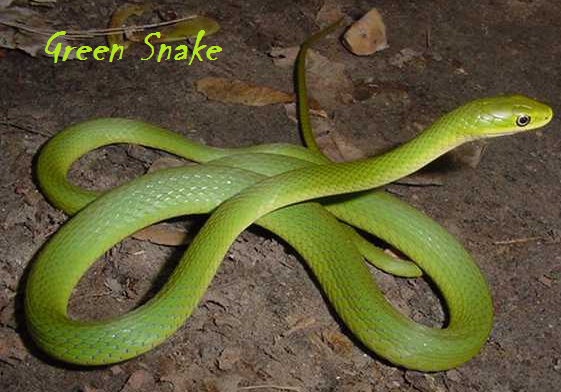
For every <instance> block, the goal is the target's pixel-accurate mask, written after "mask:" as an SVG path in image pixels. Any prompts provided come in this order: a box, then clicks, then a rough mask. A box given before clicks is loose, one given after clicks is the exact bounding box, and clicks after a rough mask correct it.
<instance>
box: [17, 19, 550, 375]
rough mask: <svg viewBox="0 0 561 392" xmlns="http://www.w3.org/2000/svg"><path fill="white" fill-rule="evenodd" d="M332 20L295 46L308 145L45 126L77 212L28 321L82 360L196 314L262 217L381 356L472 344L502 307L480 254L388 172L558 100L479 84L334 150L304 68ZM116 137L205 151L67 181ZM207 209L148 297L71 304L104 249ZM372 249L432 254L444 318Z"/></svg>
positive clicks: (60, 199) (456, 358) (132, 347)
mask: <svg viewBox="0 0 561 392" xmlns="http://www.w3.org/2000/svg"><path fill="white" fill-rule="evenodd" d="M330 29H331V30H332V28H330ZM330 29H329V28H328V29H327V30H326V31H323V32H320V34H319V35H315V36H313V37H312V38H311V39H310V40H308V41H307V42H306V43H305V44H304V45H303V46H302V50H301V52H300V56H299V58H298V62H297V71H298V72H297V75H298V85H297V89H298V93H299V96H300V101H299V102H300V118H301V126H302V131H303V136H304V140H305V141H306V143H307V145H308V147H309V148H305V147H301V146H296V145H289V144H268V145H258V146H253V147H246V148H237V149H223V148H215V147H209V146H204V145H200V144H197V143H195V142H193V141H190V140H187V139H185V138H184V137H182V136H181V135H179V134H177V133H174V132H172V131H170V130H167V129H163V128H160V127H157V126H154V125H150V124H146V123H143V122H139V121H132V120H126V119H116V118H107V119H96V120H91V121H86V122H83V123H79V124H75V125H73V126H70V127H68V128H66V129H64V130H63V131H62V132H60V133H58V134H57V135H56V136H55V137H53V138H52V139H51V140H49V141H48V143H47V144H46V145H45V146H44V147H43V148H42V149H41V152H40V155H39V157H38V161H37V172H36V173H37V178H38V181H39V184H40V187H41V189H42V191H43V193H44V194H45V195H46V197H47V198H48V200H49V201H50V202H51V203H52V204H53V205H54V206H56V207H58V208H60V209H62V210H64V211H65V212H67V213H68V214H70V215H73V217H72V218H71V219H70V220H69V221H68V222H66V223H65V224H64V225H63V226H62V227H61V228H60V229H59V230H58V232H57V233H56V234H55V235H54V236H52V238H50V239H49V240H48V242H47V243H46V244H45V246H44V247H43V248H42V249H41V251H40V252H39V253H38V255H37V257H36V259H35V260H34V263H33V265H32V268H31V271H30V274H29V277H28V280H27V283H26V291H25V300H24V302H25V313H26V319H27V324H28V329H29V331H30V333H31V335H32V337H33V339H34V341H35V342H36V343H37V344H38V345H39V346H40V347H41V349H43V350H44V351H45V352H47V353H48V354H49V355H51V356H53V357H55V358H57V359H58V360H62V361H66V362H70V363H75V364H81V365H102V364H109V363H115V362H119V361H124V360H127V359H130V358H133V357H135V356H138V355H140V354H142V353H144V352H146V351H148V350H150V349H152V348H153V347H155V346H157V345H158V344H160V343H162V342H164V341H165V340H166V339H167V338H168V337H169V336H170V335H171V334H173V333H174V332H175V331H176V330H177V329H178V328H179V327H180V326H181V325H182V324H183V323H184V322H185V320H186V319H187V318H188V317H189V315H190V314H191V313H192V311H193V309H194V308H195V307H196V306H197V304H198V303H199V301H200V300H201V298H202V296H203V295H204V293H205V291H206V289H207V288H208V286H209V284H210V282H211V280H212V278H213V276H214V275H215V273H216V271H217V269H218V267H219V265H220V263H221V261H222V260H223V258H224V255H225V254H226V252H227V251H228V249H229V247H230V245H231V244H232V242H233V241H234V240H235V239H236V237H237V236H238V235H239V234H240V233H241V232H242V231H243V230H245V229H246V228H247V227H249V226H250V225H252V224H257V225H260V226H262V227H264V228H266V229H267V230H270V231H272V232H274V233H275V234H277V235H278V236H280V237H281V238H283V239H284V240H285V241H286V242H287V243H289V244H290V245H291V246H292V247H293V248H294V249H295V250H296V251H297V252H298V253H299V254H300V255H301V256H302V258H303V259H304V260H306V262H307V263H308V265H309V267H310V269H311V270H312V272H313V274H314V275H315V276H316V278H317V280H318V282H319V283H320V285H321V288H322V290H323V291H324V293H325V295H326V297H327V298H328V299H329V301H330V303H331V305H332V306H333V308H334V309H335V311H336V312H337V314H338V315H339V316H340V318H341V320H342V321H343V322H344V323H345V325H346V326H347V327H348V328H349V330H350V331H351V332H352V333H353V334H354V335H355V336H356V337H357V338H358V339H359V340H360V341H361V342H362V343H363V344H364V345H365V346H366V347H367V348H369V349H371V350H373V351H374V352H376V353H377V354H378V355H380V356H381V357H384V358H386V359H387V360H389V361H390V362H392V363H394V364H396V365H400V366H404V367H407V368H411V369H418V370H423V371H437V370H443V369H449V368H452V367H456V366H459V365H461V364H462V363H464V362H466V361H467V360H469V359H470V358H472V357H473V356H474V355H476V354H477V352H478V351H479V350H480V348H481V347H482V345H483V344H484V342H485V341H486V339H487V337H488V335H489V333H490V330H491V328H492V320H493V309H492V300H491V296H490V293H489V289H488V287H487V284H486V282H485V279H484V278H483V276H482V274H481V272H480V270H479V268H478V267H477V266H476V264H475V262H474V261H473V260H472V258H471V257H470V255H469V254H468V253H467V252H466V251H465V250H464V248H463V247H462V246H461V245H460V243H459V242H458V241H457V240H455V239H454V238H453V237H452V236H451V235H450V234H449V233H447V232H446V231H445V230H444V229H443V228H441V227H440V226H439V225H438V224H436V223H435V222H433V221H432V220H431V219H430V218H428V217H427V216H426V215H424V214H423V213H421V212H419V211H417V210H416V209H414V208H413V207H411V206H409V205H408V204H406V203H404V202H402V201H400V200H399V199H397V198H396V197H394V196H392V195H390V194H388V193H385V192H383V191H381V190H377V188H379V187H381V186H383V185H385V184H388V183H390V182H392V181H395V180H397V179H399V178H401V177H403V176H406V175H408V174H410V173H413V172H415V171H416V170H418V169H420V168H421V167H423V166H424V165H426V164H427V163H429V162H431V161H433V160H434V159H436V158H437V157H439V156H441V155H442V154H444V153H446V152H447V151H450V150H451V149H453V148H455V147H456V146H459V145H460V144H462V143H465V142H469V141H472V140H476V139H481V138H489V137H495V136H502V135H509V134H515V133H520V132H527V131H529V130H532V129H536V128H539V127H542V126H544V125H545V124H547V123H548V122H549V121H550V120H551V118H552V116H553V113H552V110H551V108H550V107H548V106H546V105H544V104H542V103H540V102H537V101H535V100H533V99H530V98H527V97H524V96H521V95H508V96H498V97H493V98H483V99H477V100H474V101H471V102H469V103H467V104H465V105H463V106H460V107H459V108H457V109H455V110H453V111H451V112H449V113H448V114H446V115H444V116H443V117H441V118H440V119H439V120H437V121H436V122H434V123H433V124H432V125H431V126H430V127H428V128H427V129H426V130H424V131H423V132H422V133H420V134H419V135H418V136H416V137H415V138H413V139H412V140H410V141H409V142H407V143H405V144H403V145H401V146H399V147H397V148H396V149H394V150H391V151H389V152H386V153H384V154H381V155H378V156H375V157H372V158H368V159H363V160H358V161H353V162H343V163H332V162H330V161H329V160H328V159H327V158H326V157H325V156H323V155H322V154H321V153H320V152H319V151H318V148H317V145H316V144H315V141H314V140H313V135H312V133H311V129H310V126H309V118H308V107H307V97H306V86H305V79H304V77H305V75H304V60H305V51H306V49H307V48H308V46H309V45H310V44H311V43H312V42H314V41H315V40H317V39H318V38H319V37H320V36H322V35H325V34H326V33H327V32H329V31H331V30H330ZM114 143H137V144H141V145H144V146H147V147H152V148H156V149H160V150H164V151H167V152H170V153H172V154H176V155H178V156H181V157H184V158H187V159H189V160H192V161H196V162H199V163H200V164H199V165H196V166H187V167H181V168H170V169H164V170H161V171H157V172H154V173H150V174H147V175H144V176H142V177H139V178H137V179H135V180H133V181H130V182H128V183H126V184H123V185H121V186H119V187H116V188H114V189H112V190H110V191H108V192H106V193H104V194H102V195H100V194H98V193H96V192H92V191H87V190H84V189H81V188H79V187H77V186H75V185H73V184H70V183H69V182H68V180H67V173H68V170H69V169H70V166H71V165H72V163H73V162H75V161H76V160H77V159H78V158H79V157H80V156H82V155H84V154H86V153H87V152H89V151H91V150H93V149H95V148H99V147H102V146H105V145H109V144H114ZM201 213H210V216H209V218H208V220H207V221H206V223H205V224H204V226H203V227H202V229H201V230H200V232H199V233H198V234H197V236H196V237H195V238H194V240H193V242H192V243H191V244H190V246H189V247H188V249H187V250H186V252H185V253H184V255H183V257H182V258H181V260H180V261H179V263H178V265H177V266H176V268H175V270H174V271H173V273H172V274H171V276H170V277H169V279H168V281H167V282H166V283H165V285H164V286H163V287H162V288H161V290H160V291H159V292H158V293H157V294H156V295H155V296H154V297H153V298H151V299H150V300H148V301H147V302H146V303H144V304H142V305H141V306H139V307H138V308H136V309H134V310H132V311H131V312H129V313H127V314H124V315H121V316H119V317H116V318H113V319H107V320H95V321H83V320H74V319H71V318H69V317H68V315H67V306H68V300H69V298H70V296H71V294H72V291H73V289H74V287H75V286H76V284H77V283H78V281H79V279H80V278H81V277H82V276H83V274H84V273H85V272H86V271H87V269H88V268H89V267H90V266H91V265H92V263H94V262H95V261H96V259H98V258H99V257H100V256H102V255H103V254H104V252H106V251H107V250H109V249H110V248H111V247H112V246H114V245H115V244H116V243H118V242H119V241H121V240H122V239H123V238H125V237H126V236H128V235H131V234H133V233H134V232H136V231H137V230H140V229H142V228H144V227H146V226H148V225H151V224H154V223H156V222H160V221H162V220H165V219H169V218H172V217H176V216H182V215H188V214H201ZM354 228H357V229H360V230H363V231H366V232H368V233H371V234H373V235H375V236H377V237H379V238H381V239H382V240H384V241H386V242H388V243H389V244H391V245H393V246H394V247H395V248H397V249H399V250H400V251H401V252H403V253H404V254H405V255H407V256H408V257H410V258H411V260H413V261H414V263H415V264H413V263H411V262H409V261H405V260H394V259H392V258H390V257H389V256H387V255H385V254H384V253H383V252H382V251H381V250H380V249H377V248H375V247H374V246H373V245H371V244H370V243H368V242H367V241H366V240H365V239H364V238H363V237H361V236H360V235H359V234H358V233H357V231H355V230H354ZM365 258H366V259H369V260H370V261H372V262H373V263H374V264H376V265H378V266H379V267H380V268H382V269H384V270H386V271H388V272H391V273H395V274H397V275H401V276H418V275H420V273H421V270H422V272H423V273H425V274H426V275H427V276H428V277H429V278H430V279H431V280H432V282H434V284H435V285H436V286H437V288H438V290H439V291H440V293H441V295H442V297H443V299H444V300H445V302H446V306H447V312H448V322H447V324H446V325H445V326H444V327H443V328H430V327H427V326H425V325H422V324H419V323H416V322H414V321H412V320H411V319H409V318H408V317H406V316H404V315H403V314H401V313H400V312H398V311H397V310H396V309H394V307H393V306H392V305H391V304H390V303H389V302H388V301H387V300H386V299H385V298H384V296H383V295H382V293H381V292H380V290H379V288H378V287H377V285H376V282H375V281H374V280H373V278H372V276H371V274H370V273H369V270H368V268H367V266H366V265H365V263H364V259H365Z"/></svg>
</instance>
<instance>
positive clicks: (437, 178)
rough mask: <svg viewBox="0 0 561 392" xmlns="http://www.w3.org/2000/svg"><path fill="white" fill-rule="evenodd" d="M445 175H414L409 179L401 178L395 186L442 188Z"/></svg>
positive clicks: (421, 173) (437, 173) (408, 177)
mask: <svg viewBox="0 0 561 392" xmlns="http://www.w3.org/2000/svg"><path fill="white" fill-rule="evenodd" d="M444 177H445V175H444V173H439V172H432V173H423V172H419V173H414V174H411V175H409V176H407V177H403V178H400V179H399V180H397V181H394V183H395V184H399V185H413V186H442V185H444Z"/></svg>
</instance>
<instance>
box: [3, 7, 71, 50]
mask: <svg viewBox="0 0 561 392" xmlns="http://www.w3.org/2000/svg"><path fill="white" fill-rule="evenodd" d="M52 23H54V21H46V20H44V19H42V18H41V16H40V15H39V14H38V13H37V12H35V11H33V10H31V9H29V8H23V7H9V8H6V9H2V7H0V47H4V48H7V49H19V50H22V51H24V52H26V53H27V54H29V55H31V56H33V57H37V56H38V55H42V56H46V57H54V56H53V55H52V54H48V53H46V52H45V46H46V45H47V41H48V40H49V39H50V38H51V35H49V34H39V33H37V32H34V31H32V30H34V29H36V30H38V31H39V30H44V29H45V28H48V27H49V26H50V25H51V24H52ZM23 26H25V29H24V28H23ZM53 34H54V31H53ZM57 44H60V45H61V52H60V53H64V51H65V49H66V47H67V46H70V44H69V43H68V41H67V40H66V39H65V38H64V37H63V36H60V35H59V36H58V37H56V38H55V39H54V40H52V41H51V44H50V46H49V47H48V49H49V51H53V50H54V48H55V47H56V45H57ZM67 58H68V59H75V58H76V52H75V51H72V52H71V53H70V55H69V56H68V57H67Z"/></svg>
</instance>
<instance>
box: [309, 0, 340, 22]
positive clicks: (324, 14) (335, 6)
mask: <svg viewBox="0 0 561 392" xmlns="http://www.w3.org/2000/svg"><path fill="white" fill-rule="evenodd" d="M344 16H345V14H344V13H343V11H341V6H340V1H338V0H327V1H326V2H325V3H323V5H322V6H321V8H320V10H319V11H318V13H317V15H316V24H317V25H318V26H320V27H325V26H327V25H329V24H331V23H333V22H336V21H337V20H339V19H341V18H342V17H344Z"/></svg>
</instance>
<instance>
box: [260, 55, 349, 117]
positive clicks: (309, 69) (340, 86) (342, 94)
mask: <svg viewBox="0 0 561 392" xmlns="http://www.w3.org/2000/svg"><path fill="white" fill-rule="evenodd" d="M298 50H299V48H298V47H292V48H273V49H272V50H271V51H270V52H269V55H270V56H271V57H272V58H273V63H274V64H275V65H277V66H279V67H283V68H289V67H290V68H292V67H294V62H295V61H296V56H297V55H298ZM345 68H346V66H345V64H342V63H338V62H335V61H332V60H330V59H328V58H327V57H325V56H322V55H320V54H319V53H317V52H316V51H314V50H312V49H310V50H308V56H307V60H306V79H307V82H308V83H307V85H308V93H309V95H310V96H313V97H314V99H315V100H317V102H319V107H322V108H328V109H334V108H336V107H339V106H340V105H341V104H342V103H343V104H346V103H348V99H346V97H348V96H352V95H351V92H352V91H353V89H354V86H353V82H352V80H351V79H350V78H349V77H348V76H347V74H346V73H345ZM311 101H312V100H311Z"/></svg>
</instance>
